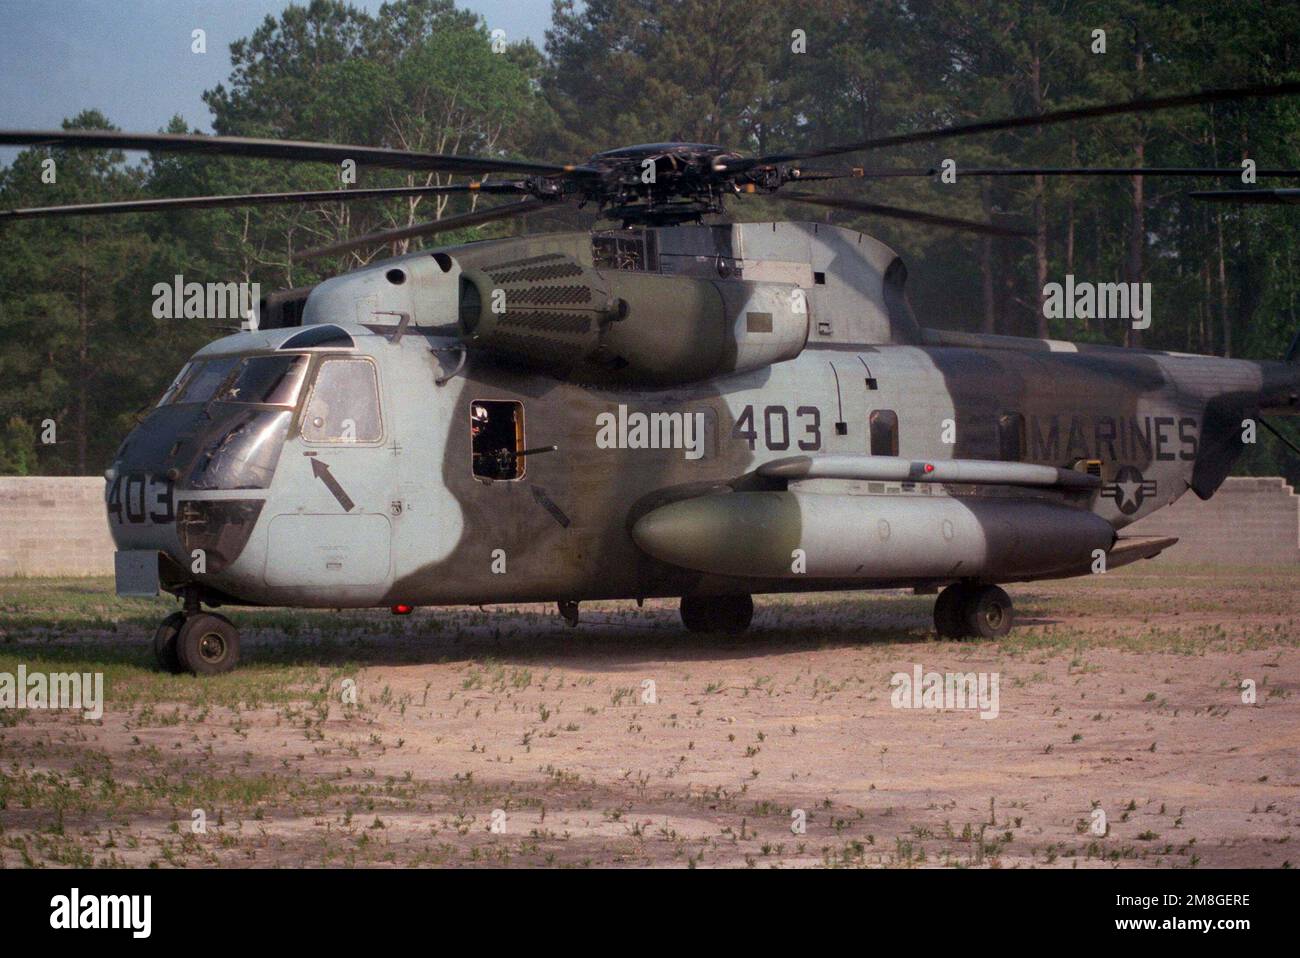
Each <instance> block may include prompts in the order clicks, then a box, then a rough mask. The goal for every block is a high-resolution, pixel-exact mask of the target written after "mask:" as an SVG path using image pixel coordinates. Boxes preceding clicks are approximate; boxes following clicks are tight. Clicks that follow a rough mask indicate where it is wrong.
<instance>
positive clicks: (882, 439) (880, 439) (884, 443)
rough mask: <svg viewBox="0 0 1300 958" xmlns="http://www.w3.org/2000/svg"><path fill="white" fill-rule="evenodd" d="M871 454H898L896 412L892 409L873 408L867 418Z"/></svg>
mask: <svg viewBox="0 0 1300 958" xmlns="http://www.w3.org/2000/svg"><path fill="white" fill-rule="evenodd" d="M867 423H868V425H869V426H870V433H871V454H872V455H873V456H897V455H898V413H896V412H894V410H892V409H873V410H872V411H871V415H870V417H868V419H867Z"/></svg>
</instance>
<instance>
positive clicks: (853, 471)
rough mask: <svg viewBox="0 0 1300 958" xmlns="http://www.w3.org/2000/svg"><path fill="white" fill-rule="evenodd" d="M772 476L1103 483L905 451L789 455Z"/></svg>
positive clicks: (1029, 466) (1082, 475)
mask: <svg viewBox="0 0 1300 958" xmlns="http://www.w3.org/2000/svg"><path fill="white" fill-rule="evenodd" d="M758 474H759V475H760V476H763V477H765V478H768V479H785V480H795V479H864V480H873V481H877V482H962V483H973V484H976V485H994V486H1039V487H1045V488H1058V489H1099V488H1100V487H1101V484H1102V481H1101V477H1100V476H1093V475H1089V474H1088V473H1086V472H1076V471H1075V470H1073V469H1058V468H1057V467H1055V466H1040V465H1035V464H1033V463H1028V462H996V461H991V460H986V459H937V460H935V461H934V462H926V461H924V460H920V459H904V458H902V457H900V456H790V457H788V458H785V459H775V460H773V461H771V462H765V463H763V465H761V466H759V467H758Z"/></svg>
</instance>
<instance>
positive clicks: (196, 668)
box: [153, 612, 239, 675]
mask: <svg viewBox="0 0 1300 958" xmlns="http://www.w3.org/2000/svg"><path fill="white" fill-rule="evenodd" d="M153 650H154V656H155V657H156V658H157V660H158V667H159V668H160V669H162V670H163V671H164V672H171V673H172V674H173V675H179V674H180V673H182V672H190V673H192V674H194V675H220V674H222V673H223V672H229V671H230V670H231V669H233V668H234V667H235V666H236V665H237V664H239V630H238V629H236V628H235V626H234V624H233V623H232V622H231V621H230V620H229V619H227V618H226V617H225V616H224V615H218V614H217V613H215V612H188V613H187V612H173V613H172V614H171V615H169V616H167V618H165V619H163V620H162V623H161V624H160V625H159V626H158V630H157V631H156V632H155V633H154V638H153Z"/></svg>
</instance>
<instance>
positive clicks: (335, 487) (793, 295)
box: [0, 83, 1300, 675]
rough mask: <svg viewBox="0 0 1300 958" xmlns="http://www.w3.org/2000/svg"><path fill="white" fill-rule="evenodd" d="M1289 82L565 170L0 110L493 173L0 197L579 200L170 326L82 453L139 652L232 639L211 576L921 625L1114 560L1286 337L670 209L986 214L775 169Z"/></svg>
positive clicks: (1266, 398)
mask: <svg viewBox="0 0 1300 958" xmlns="http://www.w3.org/2000/svg"><path fill="white" fill-rule="evenodd" d="M1297 92H1300V84H1297V83H1288V84H1275V85H1270V86H1256V87H1247V88H1242V89H1234V90H1211V91H1203V92H1200V93H1193V94H1186V95H1181V96H1176V97H1165V98H1160V99H1146V100H1134V101H1129V102H1126V103H1118V104H1105V105H1100V106H1093V107H1084V108H1077V109H1071V110H1062V111H1057V112H1053V113H1038V114H1034V115H1032V116H1020V117H1010V118H1006V119H1002V120H994V121H983V122H978V123H969V124H959V125H953V126H947V127H942V128H938V129H933V130H927V131H919V132H910V133H904V134H900V135H896V136H890V137H884V138H878V139H873V140H867V141H863V142H858V143H851V144H845V145H841V146H834V147H827V148H823V149H818V150H812V151H807V152H801V153H786V154H780V155H771V156H762V157H747V156H745V155H744V154H742V153H740V152H737V151H734V150H730V149H726V148H723V147H719V146H713V145H707V144H696V143H680V142H669V143H660V144H649V145H641V146H633V147H627V148H623V149H616V150H610V151H608V152H604V153H600V154H597V155H596V156H593V157H592V158H591V159H590V160H588V161H587V162H586V163H584V164H571V165H556V164H548V163H539V162H533V161H527V160H516V159H509V158H485V157H463V156H446V155H438V154H427V153H418V152H410V151H403V150H390V149H380V148H374V147H362V146H347V145H335V144H321V143H305V142H292V141H278V140H264V139H246V138H238V137H226V136H197V135H166V134H156V135H155V134H134V133H121V132H115V131H81V130H65V131H55V132H43V131H36V132H32V131H17V132H12V131H11V132H0V144H5V145H45V146H51V147H61V148H93V149H102V148H116V149H126V150H148V151H157V152H177V153H202V154H222V155H233V156H242V157H258V158H271V159H283V160H295V161H304V160H307V161H319V162H326V163H340V162H342V161H345V160H353V161H355V162H356V163H357V164H360V165H366V164H369V165H372V166H378V167H388V168H395V169H404V170H417V171H430V170H437V171H443V172H453V173H467V174H472V175H475V176H483V175H487V174H492V175H497V174H514V175H518V176H520V177H521V178H518V179H514V180H504V181H500V182H484V181H481V180H475V181H472V182H469V183H464V184H454V185H449V186H447V185H444V186H430V187H418V186H417V187H399V188H384V189H378V190H375V189H369V190H367V189H351V190H343V191H313V192H300V193H276V194H249V195H239V196H207V197H184V198H175V199H151V200H144V201H138V200H137V201H125V202H117V203H107V204H91V205H79V206H70V207H54V208H41V209H24V210H10V211H6V212H4V213H3V214H0V219H3V220H7V221H13V220H17V219H21V218H26V217H36V216H67V215H76V216H81V215H91V214H105V213H109V214H111V213H120V212H142V211H151V210H170V209H191V208H202V207H216V206H237V205H252V204H270V203H296V202H309V201H316V200H321V199H330V200H353V199H358V198H362V197H375V196H381V197H382V196H399V195H412V194H424V193H479V194H484V195H499V196H513V197H515V198H516V199H515V201H514V202H511V203H507V204H504V205H501V206H497V207H494V208H491V209H484V210H477V211H475V212H472V213H469V214H465V215H460V216H452V217H448V218H445V219H442V220H440V221H437V222H432V223H426V224H419V225H416V226H413V227H407V228H403V229H398V230H389V231H385V232H380V233H372V234H369V235H366V236H362V237H357V238H354V239H349V240H346V241H344V242H340V243H336V244H333V245H331V246H328V247H323V248H321V249H318V250H313V251H308V253H306V254H303V255H306V256H311V255H331V254H338V253H341V252H346V251H348V250H351V249H356V248H361V247H366V246H377V245H380V244H385V243H391V242H393V241H395V240H398V239H405V238H410V237H416V236H426V235H431V234H434V233H436V232H439V231H443V230H449V229H457V228H460V227H463V226H466V225H471V224H479V223H486V222H489V221H491V220H496V219H504V218H512V217H519V216H523V215H525V214H527V213H530V212H533V211H535V210H539V209H543V208H545V207H547V206H549V205H552V204H561V203H570V204H577V205H584V204H592V205H594V206H596V207H597V208H598V209H599V210H600V211H601V212H602V214H603V215H604V216H605V217H606V218H607V219H609V220H611V221H613V222H614V223H615V225H613V226H611V227H610V228H604V229H596V230H592V231H589V232H588V231H580V232H572V231H569V232H557V233H549V234H539V235H524V236H517V237H513V238H508V239H497V240H490V241H483V242H477V243H469V244H466V245H461V246H452V247H445V248H438V249H426V250H419V251H415V252H409V253H407V254H406V255H402V256H397V257H395V258H392V259H387V260H383V261H380V262H373V263H370V264H369V265H366V266H364V267H363V268H359V269H355V270H353V271H351V272H348V273H345V274H342V275H339V276H335V277H333V278H331V279H327V280H325V281H323V282H321V283H319V284H317V285H315V286H313V287H311V288H309V289H298V290H286V291H281V292H279V293H275V294H272V295H271V296H269V297H267V299H266V301H265V302H264V303H263V304H262V309H261V312H260V317H259V318H260V320H261V323H260V325H259V326H258V327H257V328H251V329H248V330H246V331H243V332H240V333H237V334H235V335H232V336H228V337H226V338H223V339H219V340H217V341H215V342H213V343H210V344H209V345H207V346H205V347H204V348H202V349H201V350H199V352H198V353H196V354H195V355H194V357H193V358H192V359H191V360H190V362H189V363H187V364H186V365H185V367H184V368H183V369H182V370H181V371H180V373H179V374H178V375H177V376H176V378H175V381H174V382H173V383H172V384H171V387H170V388H169V389H168V390H167V391H166V393H165V394H164V395H163V396H162V399H161V400H160V401H159V403H158V405H157V406H156V408H154V409H153V410H152V412H151V413H150V414H149V415H148V416H147V418H145V419H144V420H143V421H142V422H141V423H140V424H139V426H138V427H137V428H135V429H134V430H133V431H132V432H131V433H130V434H129V435H128V436H127V437H126V439H125V440H124V441H123V443H122V445H121V447H120V449H119V450H118V452H117V454H116V456H115V458H114V460H113V462H112V464H111V466H110V467H109V469H108V470H107V472H106V474H105V476H106V480H107V484H106V496H105V498H106V504H107V510H108V521H109V526H110V529H111V531H112V535H113V538H114V540H115V542H116V545H117V548H118V551H117V553H116V573H117V590H118V592H119V593H120V594H123V595H156V594H158V593H159V591H160V590H162V591H166V592H169V593H171V594H173V595H175V596H177V597H178V598H179V599H180V601H181V603H182V608H181V610H180V611H178V612H176V613H174V614H172V615H170V616H168V617H167V618H166V619H165V620H164V621H163V622H162V624H161V625H160V626H159V628H158V630H157V633H156V635H155V650H156V653H157V656H158V661H159V663H160V665H161V666H162V667H163V668H165V669H167V670H170V671H182V670H184V671H190V672H193V673H197V674H201V675H211V674H216V673H220V672H225V671H227V670H229V669H231V668H233V667H234V666H235V664H236V662H237V661H238V658H239V633H238V631H237V629H236V628H235V626H234V625H233V624H232V623H231V622H230V620H229V619H227V618H226V617H225V616H223V615H221V614H220V613H218V612H215V611H211V609H214V608H217V607H221V606H230V605H244V606H259V605H262V606H265V605H276V606H290V607H303V608H309V607H317V608H367V607H389V608H391V609H392V611H393V612H395V613H405V612H409V611H410V610H411V609H412V608H413V607H416V606H437V605H447V604H488V603H503V602H533V601H546V602H557V603H558V607H559V610H560V612H561V614H562V615H563V616H564V618H565V619H566V620H567V621H568V622H569V623H570V624H577V622H578V607H579V603H580V602H582V601H584V600H595V599H635V600H637V601H638V602H639V601H641V600H644V599H646V598H650V597H672V598H676V597H680V600H681V618H682V622H683V624H684V626H685V627H686V628H687V629H688V630H690V631H693V632H724V633H738V632H741V631H743V630H744V629H745V628H746V627H747V626H748V625H749V623H750V620H751V617H752V615H753V601H752V596H753V595H754V594H760V593H774V592H800V591H818V590H833V589H835V590H838V589H877V588H900V587H907V588H912V589H915V590H916V591H917V592H919V593H923V594H924V593H931V594H932V593H936V592H937V594H938V598H937V600H936V602H935V607H934V621H935V627H936V630H937V631H938V633H939V634H940V635H942V636H945V637H953V638H957V637H985V638H991V637H997V636H1001V635H1005V634H1006V633H1007V631H1008V630H1009V629H1010V628H1011V625H1012V620H1013V608H1012V603H1011V600H1010V598H1009V597H1008V595H1007V593H1006V592H1005V591H1004V590H1003V589H1002V588H1001V585H1003V584H1006V583H1011V582H1025V581H1032V580H1037V579H1054V578H1062V577H1067V576H1077V575H1084V574H1088V573H1090V572H1098V571H1103V570H1106V569H1114V568H1116V567H1119V566H1122V565H1124V564H1126V563H1130V562H1134V561H1136V560H1139V559H1145V558H1151V557H1154V556H1156V555H1158V554H1159V553H1160V552H1161V551H1162V550H1164V549H1165V548H1167V547H1168V546H1170V545H1171V544H1172V543H1174V542H1176V541H1177V540H1176V539H1173V538H1154V537H1140V536H1132V535H1124V534H1122V532H1123V530H1124V528H1125V527H1126V526H1128V525H1129V524H1130V523H1132V522H1134V521H1136V520H1138V519H1141V518H1142V517H1143V516H1145V515H1148V514H1149V513H1151V512H1153V511H1154V510H1156V509H1159V508H1161V507H1163V506H1165V505H1167V504H1169V503H1172V502H1173V501H1174V500H1176V499H1177V498H1179V497H1180V496H1181V495H1183V494H1184V493H1185V492H1187V491H1188V490H1189V489H1190V490H1191V491H1193V492H1194V493H1195V494H1196V495H1198V496H1199V497H1201V498H1203V499H1204V498H1208V497H1209V496H1211V495H1212V494H1213V493H1214V491H1215V490H1216V489H1217V488H1218V487H1219V485H1220V484H1221V483H1222V482H1223V480H1224V478H1225V477H1226V476H1227V474H1228V472H1229V470H1230V469H1231V467H1232V465H1233V462H1234V460H1235V459H1236V458H1237V456H1238V455H1239V454H1240V452H1241V451H1242V432H1243V422H1244V421H1246V420H1252V419H1260V417H1261V416H1262V415H1271V414H1276V415H1284V414H1291V415H1294V414H1296V413H1297V412H1300V345H1297V344H1293V345H1292V347H1291V349H1290V351H1289V352H1288V354H1287V355H1286V357H1285V359H1284V360H1283V361H1278V362H1248V361H1243V360H1233V359H1221V358H1215V357H1203V356H1194V355H1188V354H1182V353H1171V352H1157V351H1151V350H1140V349H1128V348H1120V347H1108V346H1096V345H1083V344H1072V343H1068V342H1060V341H1053V340H1036V339H1027V338H1018V337H1008V336H992V335H974V334H967V333H956V332H945V331H941V330H937V329H933V328H927V327H925V326H922V325H921V324H920V323H918V321H917V319H916V318H915V316H914V315H913V312H912V310H911V307H910V305H909V302H908V298H907V295H906V291H905V280H906V268H905V267H904V265H903V263H902V261H901V260H900V258H899V257H898V256H897V255H896V254H895V253H894V252H893V251H892V250H890V249H889V248H888V247H886V246H885V245H884V244H882V243H881V242H879V241H878V240H875V239H873V238H872V237H870V236H867V235H864V234H862V233H858V232H855V231H852V230H849V229H844V228H840V227H836V226H831V225H827V224H825V223H814V222H746V223H708V224H706V223H705V222H704V218H705V217H706V216H711V215H715V214H720V213H722V212H724V202H726V201H728V200H731V199H739V198H743V197H745V196H749V195H754V194H772V193H776V192H778V191H779V192H780V193H781V195H782V197H783V198H785V199H792V200H796V201H799V202H803V203H807V204H813V205H820V206H823V207H830V208H835V209H849V210H855V211H859V212H866V213H872V214H876V215H880V216H888V217H895V218H902V219H908V220H913V221H918V222H922V223H928V224H933V225H936V226H941V227H947V228H953V229H959V230H965V231H974V232H981V233H994V234H998V235H1006V234H1012V235H1015V234H1017V233H1018V232H1019V231H1018V230H1017V229H1016V228H1015V227H1014V226H1009V225H1007V224H994V223H979V222H973V221H967V220H961V219H956V218H954V217H950V216H946V215H939V214H934V213H928V212H923V211H918V210H909V209H901V208H897V207H890V206H883V205H879V204H872V203H866V202H863V201H860V200H858V199H855V198H850V197H842V196H830V195H824V194H819V193H810V192H803V191H791V190H789V189H787V187H789V186H790V185H791V184H795V183H804V182H815V181H821V180H836V179H864V178H872V177H877V176H879V177H884V176H897V175H916V176H927V175H934V172H935V171H934V170H928V169H927V170H902V171H900V170H891V169H880V170H870V169H865V168H861V167H856V168H848V169H844V170H836V169H817V168H813V167H809V166H807V165H805V161H807V160H812V159H820V158H823V157H828V156H835V155H841V154H848V153H862V152H866V151H870V150H875V149H879V148H883V147H889V146H897V145H901V144H905V143H918V142H930V141H939V140H945V139H950V138H957V137H962V136H967V135H971V134H976V133H986V132H993V131H997V130H1007V129H1015V128H1024V127H1036V126H1042V125H1046V124H1052V123H1064V122H1072V121H1079V120H1086V119H1090V118H1095V117H1104V116H1113V115H1121V114H1134V113H1142V112H1148V111H1152V110H1159V109H1172V108H1176V107H1181V106H1190V105H1194V104H1199V103H1211V102H1218V101H1226V100H1236V99H1242V98H1247V97H1267V96H1282V95H1291V94H1295V93H1297ZM964 172H965V173H966V174H968V175H1034V174H1038V175H1102V176H1132V175H1150V176H1155V175H1164V176H1196V177H1205V176H1216V175H1217V176H1228V175H1231V176H1237V175H1239V174H1240V172H1241V171H1240V169H1226V170H1208V169H1170V168H1136V169H1060V168H1032V167H1030V168H1017V169H988V170H967V171H964ZM1259 175H1263V176H1267V175H1275V176H1294V175H1297V172H1296V171H1289V170H1281V171H1279V170H1274V171H1269V170H1260V171H1259ZM1228 192H1229V193H1234V194H1240V193H1242V192H1246V193H1248V194H1249V195H1248V197H1247V201H1262V200H1263V196H1261V195H1260V194H1265V195H1267V194H1268V193H1272V194H1274V196H1273V198H1272V200H1271V201H1274V202H1288V201H1290V196H1291V194H1290V193H1288V191H1286V190H1277V191H1264V190H1261V191H1258V192H1254V191H1237V190H1234V191H1228ZM1208 198H1209V199H1212V200H1229V201H1231V200H1234V199H1239V197H1235V196H1227V197H1224V196H1212V197H1208ZM1298 342H1300V341H1298ZM1261 421H1263V420H1261ZM1265 424H1266V425H1267V423H1265ZM1270 428H1272V427H1270ZM1279 435H1280V434H1279ZM205 606H207V607H208V610H207V611H205V609H204V607H205Z"/></svg>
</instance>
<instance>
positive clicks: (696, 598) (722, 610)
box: [682, 595, 754, 635]
mask: <svg viewBox="0 0 1300 958" xmlns="http://www.w3.org/2000/svg"><path fill="white" fill-rule="evenodd" d="M753 618H754V600H753V599H752V598H750V597H749V596H748V595H684V596H682V625H684V626H686V628H687V629H688V630H689V631H691V632H725V633H727V634H728V635H739V634H740V633H741V632H744V631H745V630H746V629H747V628H749V623H750V621H751V620H752V619H753Z"/></svg>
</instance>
